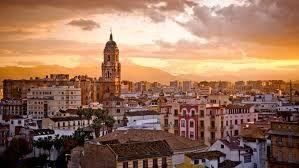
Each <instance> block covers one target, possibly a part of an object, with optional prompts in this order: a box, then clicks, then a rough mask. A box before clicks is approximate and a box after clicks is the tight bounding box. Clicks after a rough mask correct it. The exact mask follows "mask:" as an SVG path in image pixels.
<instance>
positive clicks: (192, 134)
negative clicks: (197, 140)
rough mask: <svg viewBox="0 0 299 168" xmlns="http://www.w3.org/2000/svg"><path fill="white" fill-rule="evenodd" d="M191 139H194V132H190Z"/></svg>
mask: <svg viewBox="0 0 299 168" xmlns="http://www.w3.org/2000/svg"><path fill="white" fill-rule="evenodd" d="M190 139H194V132H192V131H191V132H190Z"/></svg>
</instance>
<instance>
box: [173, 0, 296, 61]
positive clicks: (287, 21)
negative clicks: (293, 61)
mask: <svg viewBox="0 0 299 168" xmlns="http://www.w3.org/2000/svg"><path fill="white" fill-rule="evenodd" d="M298 8H299V1H294V0H262V1H260V0H251V1H247V3H246V4H245V5H234V4H232V5H229V6H226V7H219V6H218V7H213V8H209V7H206V6H196V7H194V8H193V11H194V14H193V15H192V19H190V20H189V21H187V22H178V23H179V24H180V25H182V26H183V27H185V28H186V29H187V30H188V31H190V32H192V33H193V34H194V35H196V36H198V37H201V38H206V39H217V40H219V41H227V42H231V43H235V44H238V43H239V44H240V45H239V46H240V47H241V48H244V47H245V48H248V47H252V46H256V47H257V48H258V49H255V50H254V51H253V52H252V53H253V54H252V56H253V57H263V54H264V51H265V50H268V51H271V50H269V49H274V51H273V52H270V53H271V54H274V55H273V58H279V59H283V57H285V58H289V57H291V58H296V57H297V58H298V55H297V54H296V53H298V44H299V39H298V38H297V37H298V36H299V22H298V18H299V10H298ZM257 50H261V52H256V51H257ZM276 51H277V53H279V54H280V55H278V54H275V52H276ZM282 51H287V53H286V54H283V52H282ZM247 52H248V53H250V52H251V51H250V50H247ZM289 52H291V53H289ZM264 57H265V58H267V57H269V56H264Z"/></svg>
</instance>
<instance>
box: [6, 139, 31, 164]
mask: <svg viewBox="0 0 299 168" xmlns="http://www.w3.org/2000/svg"><path fill="white" fill-rule="evenodd" d="M30 152H31V149H30V146H29V142H28V141H26V139H24V138H14V139H12V141H11V142H10V145H9V146H8V147H7V149H6V150H5V151H4V152H3V154H2V155H1V156H0V163H2V164H1V167H2V166H3V167H16V163H17V161H18V160H19V159H21V158H22V157H23V156H24V155H26V154H29V153H30Z"/></svg>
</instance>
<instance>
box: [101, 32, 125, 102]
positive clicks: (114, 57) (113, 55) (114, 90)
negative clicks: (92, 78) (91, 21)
mask: <svg viewBox="0 0 299 168" xmlns="http://www.w3.org/2000/svg"><path fill="white" fill-rule="evenodd" d="M120 74H121V66H120V62H119V50H118V47H117V44H116V43H115V41H113V36H112V32H111V33H110V38H109V41H108V42H107V43H106V46H105V49H104V61H103V63H102V78H101V79H100V85H101V89H100V90H101V95H100V99H101V100H103V99H107V98H109V97H113V96H120V81H121V77H120Z"/></svg>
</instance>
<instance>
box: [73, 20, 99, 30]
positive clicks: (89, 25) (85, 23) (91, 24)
mask: <svg viewBox="0 0 299 168" xmlns="http://www.w3.org/2000/svg"><path fill="white" fill-rule="evenodd" d="M67 25H71V26H76V27H80V28H81V29H82V30H85V31H91V30H93V29H96V28H99V27H100V25H99V24H98V23H97V22H95V21H93V20H84V19H77V20H72V21H70V22H69V23H67Z"/></svg>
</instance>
